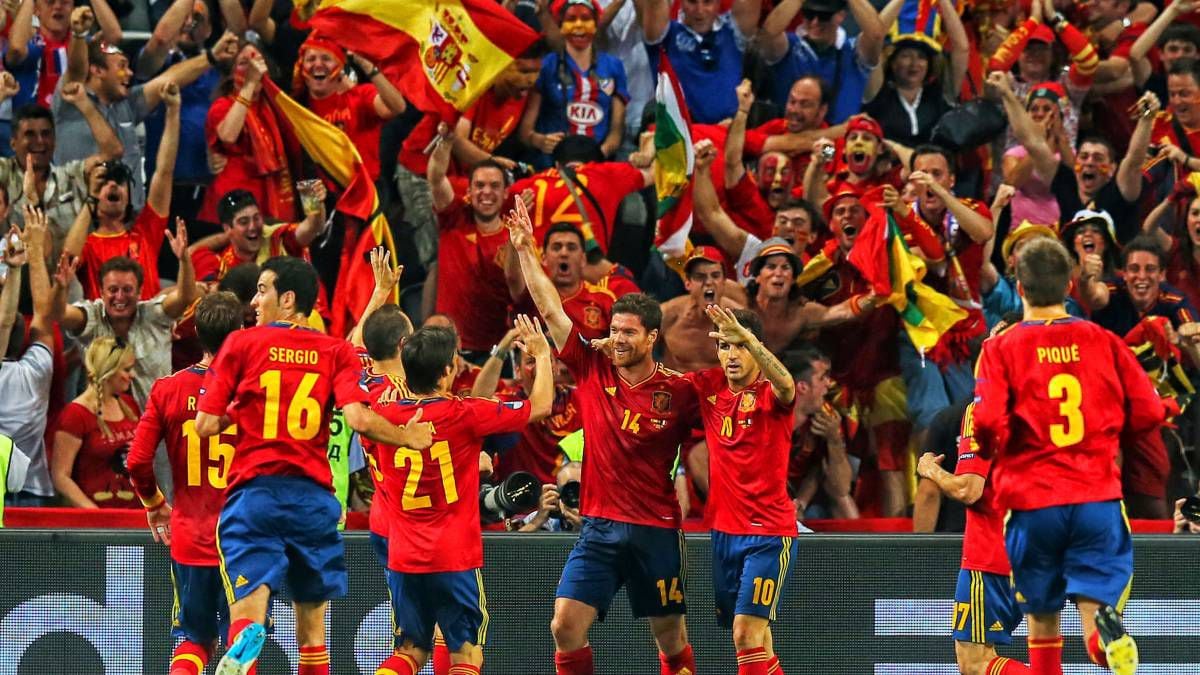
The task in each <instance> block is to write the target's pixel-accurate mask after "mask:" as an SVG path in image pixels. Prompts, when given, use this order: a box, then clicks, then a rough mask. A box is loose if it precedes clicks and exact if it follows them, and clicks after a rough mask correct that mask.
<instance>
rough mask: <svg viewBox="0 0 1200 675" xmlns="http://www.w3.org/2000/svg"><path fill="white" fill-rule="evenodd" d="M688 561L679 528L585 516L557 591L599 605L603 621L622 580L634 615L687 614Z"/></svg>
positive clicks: (562, 594) (562, 596)
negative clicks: (686, 584) (685, 590)
mask: <svg viewBox="0 0 1200 675" xmlns="http://www.w3.org/2000/svg"><path fill="white" fill-rule="evenodd" d="M686 563H687V548H686V546H685V544H684V541H683V532H682V531H680V530H677V529H674V528H666V527H652V526H650V525H633V524H630V523H620V522H617V521H615V520H608V519H607V518H584V519H583V529H582V531H581V532H580V533H579V539H578V540H576V542H575V547H574V548H572V549H571V555H570V556H568V557H567V564H566V565H565V566H563V571H562V577H561V578H560V579H559V581H558V591H557V593H556V594H555V595H556V597H559V598H570V599H572V600H578V601H579V602H582V603H584V604H586V605H590V606H592V607H595V608H596V612H597V614H598V615H599V618H600V620H601V621H603V620H604V615H605V614H607V613H608V606H609V605H610V604H612V599H613V596H614V595H616V594H617V590H618V589H620V588H621V586H622V584H624V585H625V587H626V593H627V594H628V595H629V606H630V609H632V610H633V616H634V617H636V618H642V617H647V616H669V615H672V614H683V613H685V612H686V611H687V605H686V604H685V603H684V598H683V595H684V587H685V580H686V578H685V572H686V569H687V564H686Z"/></svg>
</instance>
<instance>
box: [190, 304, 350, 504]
mask: <svg viewBox="0 0 1200 675" xmlns="http://www.w3.org/2000/svg"><path fill="white" fill-rule="evenodd" d="M361 377H362V365H361V363H360V362H359V359H358V356H357V355H355V353H354V348H353V347H351V346H350V343H348V342H346V341H345V340H339V339H337V338H333V337H329V336H328V335H325V334H323V333H320V332H317V331H315V330H313V329H311V328H308V327H307V326H301V325H299V324H294V323H286V322H282V321H277V322H275V323H271V324H268V325H266V326H256V327H254V328H247V329H245V330H239V331H237V332H235V333H233V334H232V335H230V336H229V337H228V338H226V340H225V344H224V345H223V346H222V347H221V353H220V354H218V355H217V358H216V359H215V360H214V361H213V364H212V366H211V367H210V368H209V370H208V374H207V375H206V376H205V378H204V388H203V389H201V390H200V407H199V411H200V412H204V413H208V414H209V415H218V416H219V415H224V414H225V413H226V411H227V410H228V412H229V414H230V417H231V418H232V420H233V422H234V423H235V424H237V425H238V430H239V431H240V432H241V441H240V442H239V443H238V451H237V455H236V456H235V457H234V460H233V466H232V467H231V468H230V470H229V489H230V490H232V489H234V488H235V487H237V486H238V485H241V484H242V483H244V482H246V481H248V480H250V479H252V478H255V477H257V476H303V477H306V478H310V479H312V480H313V481H315V482H316V483H318V484H320V485H321V486H323V487H325V488H327V489H328V490H329V491H330V492H332V491H333V475H332V472H331V471H330V468H329V458H328V457H327V456H326V454H325V452H326V450H327V446H328V444H329V418H330V416H331V409H332V408H333V407H334V406H336V407H338V408H345V407H346V406H348V405H350V404H353V403H368V402H369V399H368V396H367V392H366V391H365V390H363V389H362V387H360V386H359V379H360V378H361Z"/></svg>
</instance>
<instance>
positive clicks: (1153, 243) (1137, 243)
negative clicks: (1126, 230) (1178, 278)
mask: <svg viewBox="0 0 1200 675" xmlns="http://www.w3.org/2000/svg"><path fill="white" fill-rule="evenodd" d="M1138 251H1141V252H1142V253H1149V254H1150V255H1152V256H1154V257H1155V258H1156V259H1157V260H1158V264H1159V266H1160V267H1161V266H1162V265H1163V262H1164V260H1165V259H1166V257H1167V254H1166V252H1164V251H1163V249H1162V246H1159V245H1158V241H1157V240H1156V239H1154V237H1153V236H1151V235H1148V234H1139V235H1138V236H1136V237H1134V238H1133V239H1131V240H1130V241H1129V243H1128V244H1125V248H1123V249H1121V267H1125V265H1127V264H1128V263H1129V256H1130V254H1133V253H1137V252H1138Z"/></svg>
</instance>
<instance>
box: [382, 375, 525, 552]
mask: <svg viewBox="0 0 1200 675" xmlns="http://www.w3.org/2000/svg"><path fill="white" fill-rule="evenodd" d="M375 410H376V411H377V412H378V413H379V414H380V415H383V417H384V418H385V419H387V420H388V421H389V422H392V423H393V424H404V423H405V422H407V421H408V420H409V418H411V417H412V416H413V415H414V414H416V412H417V411H418V410H423V411H424V412H423V413H422V418H421V419H422V421H425V422H431V423H432V424H433V445H431V446H429V447H428V448H425V449H424V450H413V449H411V448H391V447H384V448H382V449H381V451H380V453H379V459H380V461H381V464H382V465H383V466H382V469H383V476H384V478H383V480H384V482H385V483H388V484H390V490H391V492H392V500H391V512H390V514H389V518H388V523H389V525H390V533H389V537H388V569H390V570H393V571H395V572H405V573H409V574H431V573H435V572H461V571H463V570H472V569H478V568H480V567H483V532H482V528H481V527H480V525H479V452H480V450H481V449H482V448H483V437H484V436H489V435H491V434H504V433H516V432H519V431H521V430H522V429H524V428H525V425H526V424H528V423H529V412H530V407H529V402H528V401H509V402H501V401H497V400H495V399H488V398H457V397H454V398H440V397H439V398H426V399H421V400H413V399H401V400H399V401H395V402H393V403H387V404H377V405H376V406H375Z"/></svg>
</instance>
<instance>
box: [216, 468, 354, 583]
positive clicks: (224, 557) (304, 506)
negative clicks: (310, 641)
mask: <svg viewBox="0 0 1200 675" xmlns="http://www.w3.org/2000/svg"><path fill="white" fill-rule="evenodd" d="M341 516H342V505H341V503H340V502H338V500H337V497H335V496H334V495H333V493H332V492H330V491H329V490H326V489H325V488H323V487H321V486H320V485H317V484H316V483H314V482H313V481H311V480H309V479H307V478H299V477H292V476H260V477H258V478H255V479H253V480H251V481H249V482H248V483H245V484H244V485H242V486H241V487H239V488H237V489H236V490H235V491H234V492H233V494H231V495H229V498H228V499H227V500H226V501H225V508H224V509H222V510H221V519H220V521H219V522H218V523H217V549H218V551H219V552H220V554H221V573H222V575H223V577H224V579H223V580H224V582H225V593H226V595H228V596H229V604H231V605H232V604H233V603H234V601H236V600H240V599H242V598H244V597H246V596H247V595H249V594H250V593H251V592H253V591H254V589H256V588H258V587H259V586H262V585H266V586H268V587H269V588H270V589H271V591H272V592H275V591H278V590H279V589H281V588H282V587H283V585H284V583H285V582H286V583H287V587H288V590H289V591H290V592H291V595H292V599H293V600H296V601H297V602H322V601H325V600H333V599H335V598H340V597H342V596H344V595H346V558H345V550H344V548H343V546H342V535H341V533H340V532H338V520H339V519H341Z"/></svg>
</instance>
